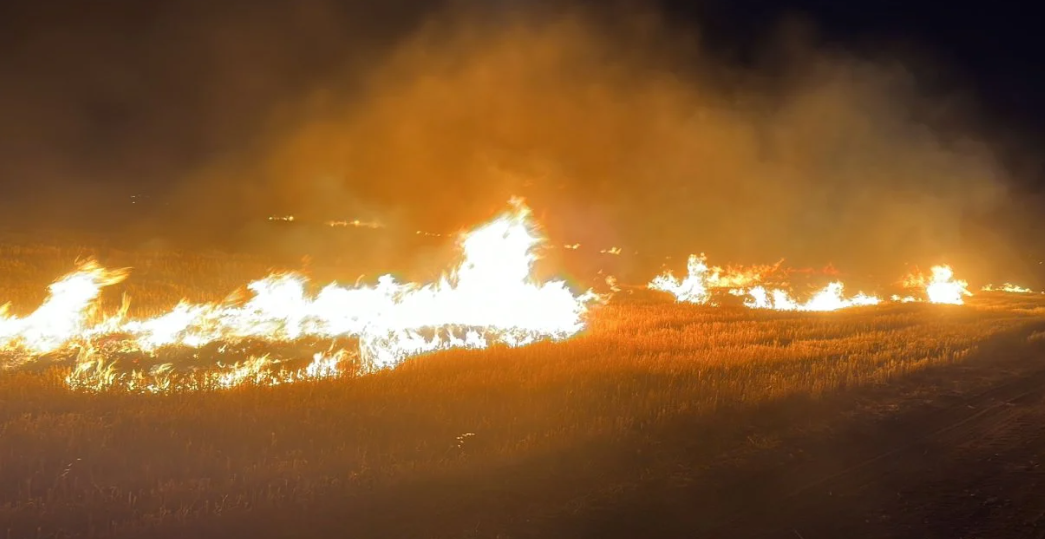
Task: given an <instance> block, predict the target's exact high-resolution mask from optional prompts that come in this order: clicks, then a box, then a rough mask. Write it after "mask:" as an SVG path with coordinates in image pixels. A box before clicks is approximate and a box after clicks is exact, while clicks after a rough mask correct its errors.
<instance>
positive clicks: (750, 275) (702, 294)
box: [647, 253, 782, 304]
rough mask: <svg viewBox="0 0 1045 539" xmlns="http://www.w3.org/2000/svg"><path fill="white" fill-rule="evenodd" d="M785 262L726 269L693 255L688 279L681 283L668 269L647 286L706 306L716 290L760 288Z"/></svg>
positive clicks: (690, 256) (688, 262) (688, 265)
mask: <svg viewBox="0 0 1045 539" xmlns="http://www.w3.org/2000/svg"><path fill="white" fill-rule="evenodd" d="M781 262H782V261H781ZM781 262H778V263H777V264H776V265H773V266H755V267H753V268H748V269H744V268H742V267H738V266H729V267H727V268H725V269H723V268H720V267H717V266H715V267H712V266H708V263H707V257H706V256H705V255H704V254H703V253H701V254H700V255H689V260H688V261H687V262H686V269H687V273H686V277H685V278H683V279H681V280H680V279H678V278H676V277H675V275H674V274H673V273H672V272H671V270H668V271H665V272H664V273H662V274H661V275H658V276H657V277H654V278H653V280H652V281H650V283H649V285H647V286H648V288H649V289H650V290H657V291H660V292H667V293H669V294H672V295H674V296H675V298H676V299H677V300H678V301H681V302H686V303H701V304H703V303H708V302H709V301H710V299H711V290H712V289H714V288H727V289H740V288H746V287H750V286H753V285H757V284H758V283H760V282H762V280H763V278H764V277H765V276H766V275H768V274H770V273H773V272H774V271H776V270H777V268H779V266H780V263H781Z"/></svg>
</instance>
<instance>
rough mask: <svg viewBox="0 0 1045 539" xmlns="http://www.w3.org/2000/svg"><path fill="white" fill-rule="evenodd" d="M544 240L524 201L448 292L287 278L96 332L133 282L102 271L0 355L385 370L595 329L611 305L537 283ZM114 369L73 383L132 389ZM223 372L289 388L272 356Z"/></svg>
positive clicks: (58, 296)
mask: <svg viewBox="0 0 1045 539" xmlns="http://www.w3.org/2000/svg"><path fill="white" fill-rule="evenodd" d="M541 241H542V240H541V238H540V237H539V235H538V234H537V233H536V232H535V230H534V227H533V225H532V224H531V222H530V212H529V209H528V208H526V206H524V205H523V204H522V203H521V202H515V204H514V207H513V209H512V211H510V212H508V213H506V214H504V215H502V216H501V217H499V218H497V219H495V220H493V221H492V222H490V223H488V224H486V225H484V226H482V227H480V228H478V229H476V230H474V231H473V232H471V233H469V234H465V235H464V236H463V237H462V241H461V248H462V261H461V263H460V265H459V266H458V267H457V268H456V269H455V270H454V271H452V272H450V273H449V274H448V275H446V276H444V277H443V278H442V279H440V280H439V281H438V282H436V283H432V284H428V285H419V284H413V283H399V282H397V281H396V280H395V279H394V278H393V277H391V276H389V275H386V276H384V277H381V278H379V279H378V280H377V283H376V284H375V285H373V286H357V287H344V286H341V285H337V284H330V285H328V286H326V287H325V288H323V289H322V290H321V291H320V292H319V293H318V294H316V295H314V296H312V295H309V294H308V292H307V289H306V284H307V281H306V279H305V278H304V277H303V276H301V275H297V274H277V275H271V276H269V277H266V278H265V279H261V280H259V281H255V282H253V283H250V284H249V285H248V287H247V288H248V290H249V291H250V292H251V293H252V296H251V297H250V299H249V300H247V301H246V302H243V303H241V304H230V303H209V304H197V305H194V304H190V303H184V302H183V303H181V304H179V305H178V306H176V307H175V308H174V309H172V310H171V311H169V312H167V313H165V314H162V315H160V316H156V317H153V318H148V319H144V320H127V319H122V318H119V317H113V318H109V319H108V320H104V321H102V322H98V323H96V324H94V325H89V324H88V321H89V314H90V313H89V311H90V308H91V307H92V306H93V305H94V303H95V300H96V298H97V297H98V295H99V293H100V290H101V288H102V287H104V286H107V285H110V284H113V283H115V282H118V281H119V280H121V279H123V278H124V277H125V275H126V274H125V273H124V272H111V271H107V270H105V269H103V268H101V267H100V266H98V265H97V264H95V263H93V262H91V263H88V264H85V265H83V266H82V267H81V268H80V269H79V270H78V271H77V272H76V273H73V274H71V275H69V276H67V277H65V278H63V279H62V280H60V281H58V282H57V283H55V284H54V285H52V287H51V297H50V298H48V300H47V301H46V302H45V303H44V304H43V305H42V306H41V307H40V308H39V309H38V310H37V311H36V312H35V313H33V314H32V315H30V316H28V317H26V318H16V317H9V316H3V317H2V318H0V348H4V349H7V350H8V351H9V352H10V351H20V352H22V353H23V354H30V355H32V354H41V353H46V352H50V351H53V350H56V349H59V348H61V347H80V348H81V349H83V350H88V349H90V350H93V349H94V342H95V341H97V340H98V339H99V338H101V337H110V338H119V339H122V341H121V346H122V348H121V349H122V350H124V351H132V352H137V353H144V354H151V353H154V352H156V351H157V350H159V349H161V348H163V347H167V346H182V347H201V346H204V345H207V344H209V343H215V342H224V341H231V342H235V341H239V340H243V339H248V338H249V339H260V340H264V341H294V340H296V339H300V338H303V337H322V338H337V337H356V338H358V340H359V342H360V351H361V355H362V359H363V362H364V363H366V364H367V365H368V366H369V367H371V368H381V367H389V366H393V365H395V364H397V363H399V362H400V361H402V360H403V359H405V358H407V357H410V356H414V355H417V354H422V353H426V352H431V351H435V350H440V349H447V348H455V347H463V348H484V347H487V346H490V345H491V344H503V345H507V346H522V345H526V344H529V343H532V342H534V341H537V340H542V339H553V340H555V339H565V338H567V337H570V336H572V335H575V334H576V333H578V332H579V331H581V330H582V329H583V327H584V323H583V320H582V317H583V315H584V313H585V311H586V309H587V305H588V303H590V302H591V301H594V300H597V299H599V297H598V296H597V295H595V294H593V293H586V294H584V295H580V296H576V295H574V294H573V293H572V292H571V291H570V289H569V288H568V287H567V285H566V283H564V282H562V281H551V282H546V283H539V282H536V281H535V280H534V279H533V278H532V277H531V276H530V274H531V270H532V266H533V263H534V261H535V260H536V259H537V256H536V254H535V252H534V250H535V248H536V247H537V246H538V244H539V243H540V242H541ZM317 361H319V359H318V358H317ZM310 368H312V369H313V370H312V371H309V372H312V373H313V375H311V376H310V377H315V374H316V373H328V372H330V370H331V369H332V368H333V367H332V366H331V364H330V362H329V361H328V362H326V363H323V362H320V363H319V364H318V365H317V366H315V367H310ZM112 369H113V367H112V365H111V364H106V363H105V361H104V358H100V357H99V354H98V353H97V352H92V353H91V354H87V355H86V356H85V355H83V354H81V359H80V361H78V366H77V368H76V369H75V370H74V372H73V374H71V375H70V376H71V378H70V379H69V381H70V384H72V385H78V386H83V387H91V386H97V385H103V386H104V385H106V384H110V385H111V384H113V383H115V382H114V381H112V380H115V379H117V378H119V379H121V380H124V381H125V382H126V380H127V378H126V376H124V375H119V374H118V373H116V371H114V370H112ZM220 372H223V373H224V374H222V375H221V376H219V377H217V378H207V379H206V380H205V381H206V383H208V384H210V385H212V386H217V387H226V386H230V385H236V384H239V383H243V382H246V381H253V382H258V381H259V379H258V378H257V377H258V376H260V377H261V378H260V379H261V380H267V381H268V382H269V383H275V382H279V381H281V380H282V381H285V380H284V378H281V377H280V376H276V377H275V378H273V375H271V372H273V371H272V363H271V360H269V359H268V358H265V357H261V358H253V359H251V360H249V361H248V362H246V363H242V364H239V365H236V366H234V367H230V368H226V369H223V370H220ZM259 373H266V374H259ZM121 376H124V377H123V378H120V377H121ZM136 376H137V378H135V380H137V382H136V383H139V384H144V383H145V382H144V381H143V380H144V379H143V378H142V375H141V374H140V373H139V374H138V375H136ZM302 376H304V375H301V376H299V375H297V374H294V375H293V376H291V378H292V379H299V378H302ZM109 379H112V380H110V381H109V382H104V381H101V382H99V380H109ZM77 380H89V381H90V382H82V381H81V382H77ZM125 385H126V384H125ZM147 385H149V387H159V386H156V384H155V383H153V382H150V383H149V384H147Z"/></svg>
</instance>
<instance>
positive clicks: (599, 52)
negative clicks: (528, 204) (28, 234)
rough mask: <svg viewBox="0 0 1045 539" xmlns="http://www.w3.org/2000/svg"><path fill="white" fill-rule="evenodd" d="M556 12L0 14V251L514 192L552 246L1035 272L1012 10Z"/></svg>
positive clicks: (27, 8)
mask: <svg viewBox="0 0 1045 539" xmlns="http://www.w3.org/2000/svg"><path fill="white" fill-rule="evenodd" d="M565 4H566V3H563V2H539V1H511V0H490V1H483V2H480V1H474V2H471V1H463V2H456V3H452V2H421V1H408V0H398V1H384V2H335V1H333V0H303V1H293V2H292V1H289V0H288V1H270V2H262V3H259V2H245V1H243V2H240V1H226V2H213V1H209V0H175V1H171V2H139V1H130V0H119V1H113V2H105V3H85V2H75V1H58V0H54V1H50V2H30V1H25V0H16V1H13V2H6V3H4V4H3V5H2V7H0V21H2V22H0V25H2V26H3V27H2V28H0V51H3V52H0V117H2V118H3V122H0V140H3V144H2V145H0V182H2V183H0V188H2V189H3V193H4V196H3V197H2V202H0V204H2V209H3V211H4V214H3V219H2V221H0V225H3V226H7V227H10V228H15V229H18V228H30V229H31V228H34V227H40V226H49V227H71V226H76V227H86V228H91V229H95V230H100V231H102V232H105V233H109V234H114V235H126V236H128V237H132V238H134V241H147V240H154V239H156V238H163V239H164V241H170V242H173V243H178V242H182V243H184V244H192V245H201V246H202V245H208V244H215V245H220V246H223V247H226V248H229V247H237V246H239V245H243V244H246V243H257V242H258V241H262V240H259V239H258V238H259V235H260V234H264V232H260V231H259V230H258V229H257V223H258V221H259V220H263V219H264V217H265V216H268V215H272V214H274V213H281V214H282V213H293V214H295V215H299V216H302V217H303V218H306V219H317V220H321V219H335V218H364V219H370V218H373V219H378V220H381V221H382V222H386V223H389V224H390V225H394V226H397V227H400V228H402V229H404V230H413V229H416V228H424V229H433V230H453V229H455V228H458V227H461V226H467V225H469V224H472V223H475V222H477V220H480V219H483V218H485V217H487V216H489V215H491V213H492V212H494V211H496V210H497V209H498V208H499V207H503V202H504V200H506V199H507V197H508V196H510V195H512V194H522V195H525V196H527V197H528V198H529V199H530V200H531V201H532V203H533V205H534V207H535V210H536V211H537V212H538V214H539V215H541V216H542V219H543V221H544V222H545V224H546V225H547V227H548V230H549V232H550V233H552V234H553V235H557V236H560V237H562V238H564V240H565V239H570V240H575V241H582V242H594V243H600V244H607V245H611V244H614V245H616V244H620V245H625V246H631V247H637V246H642V247H643V248H644V249H646V250H648V251H654V252H657V253H664V254H668V253H671V254H674V255H676V256H679V257H683V256H684V255H685V254H686V253H688V252H695V251H708V252H709V254H714V253H719V254H720V258H727V259H737V260H742V261H755V260H762V261H765V260H770V261H773V260H776V259H778V258H779V257H781V256H786V257H790V258H793V259H795V260H797V261H799V262H803V263H810V264H822V263H827V262H835V263H841V264H846V263H851V264H854V265H856V264H861V265H863V266H867V267H870V266H872V265H874V264H879V265H881V266H886V265H889V266H893V267H895V266H897V265H899V264H903V263H908V262H921V263H925V262H931V261H936V260H940V259H942V258H946V259H948V260H969V259H974V258H979V259H982V260H987V261H989V262H991V263H993V265H995V266H1006V267H1015V268H1018V269H1017V270H1014V271H1015V272H1016V273H1020V274H1021V275H1022V274H1025V273H1026V272H1029V271H1036V269H1037V267H1038V266H1037V261H1038V260H1041V257H1042V256H1043V254H1045V249H1043V246H1042V243H1043V242H1042V241H1041V240H1040V238H1041V237H1042V232H1045V228H1043V224H1042V222H1041V221H1042V220H1041V219H1039V218H1038V215H1039V213H1040V211H1041V210H1042V209H1043V208H1045V204H1043V203H1042V196H1043V194H1042V191H1043V185H1045V172H1043V169H1042V162H1041V157H1040V152H1039V151H1038V150H1037V148H1039V147H1040V145H1041V144H1040V143H1041V141H1042V140H1043V138H1045V132H1043V127H1042V126H1045V105H1043V104H1042V103H1041V102H1040V97H1039V96H1040V95H1042V90H1045V82H1043V79H1042V76H1041V72H1040V71H1041V68H1040V62H1036V61H1035V59H1036V57H1037V56H1038V50H1039V47H1037V46H1036V45H1035V43H1034V42H1035V37H1036V31H1037V29H1036V28H1034V27H1033V23H1034V21H1035V18H1034V17H1033V16H1031V15H1030V14H1029V13H1026V12H1023V11H1020V10H1017V9H1008V8H1006V7H1005V6H1004V5H1003V4H999V3H992V4H979V5H976V6H972V5H970V6H969V7H968V8H965V7H963V6H962V5H960V4H953V5H948V6H947V7H946V9H941V8H940V7H937V3H935V2H928V1H921V2H903V3H900V2H896V3H894V2H870V1H866V0H865V1H860V2H830V1H821V2H814V1H806V2H790V3H786V4H774V3H771V2H768V1H766V0H758V1H756V0H736V1H725V0H708V1H704V2H683V1H662V2H659V3H657V2H645V3H643V2H633V3H631V4H626V3H625V4H621V5H615V6H614V7H610V6H609V4H608V3H602V2H594V1H587V2H584V1H578V2H574V3H572V4H570V5H569V6H566V5H565ZM974 8H975V9H974ZM132 196H134V197H135V198H134V199H132V198H131V197H132ZM132 200H133V201H134V202H135V204H130V202H131V201H132ZM983 264H984V266H989V265H992V264H988V263H986V262H985V263H983ZM983 271H985V272H986V271H988V270H987V269H984V270H983ZM1010 273H1011V272H1010Z"/></svg>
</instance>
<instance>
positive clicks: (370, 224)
mask: <svg viewBox="0 0 1045 539" xmlns="http://www.w3.org/2000/svg"><path fill="white" fill-rule="evenodd" d="M327 226H329V227H349V226H351V227H355V228H372V229H378V228H384V226H385V225H382V224H381V223H379V222H377V221H361V220H359V219H353V220H351V221H327Z"/></svg>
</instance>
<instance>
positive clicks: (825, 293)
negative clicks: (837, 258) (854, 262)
mask: <svg viewBox="0 0 1045 539" xmlns="http://www.w3.org/2000/svg"><path fill="white" fill-rule="evenodd" d="M843 288H844V285H843V284H842V283H841V282H838V281H836V282H833V283H831V284H829V285H827V286H826V287H824V288H823V289H822V290H820V291H819V292H817V293H816V294H814V295H813V297H812V298H810V299H809V300H808V301H806V302H805V303H798V302H797V301H795V300H794V299H791V296H790V295H789V294H788V293H787V292H786V291H784V290H780V289H774V290H769V291H767V290H766V289H765V288H764V287H761V286H756V287H754V288H752V289H751V290H749V291H748V295H749V296H751V299H749V300H747V301H745V302H744V305H746V306H748V307H751V308H753V309H774V310H778V311H837V310H838V309H845V308H847V307H861V306H868V305H878V304H879V303H880V302H881V300H879V299H878V298H877V297H875V296H868V295H865V294H864V293H862V292H861V293H858V294H857V295H855V296H853V297H851V298H846V297H845V296H843V295H842V290H843Z"/></svg>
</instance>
